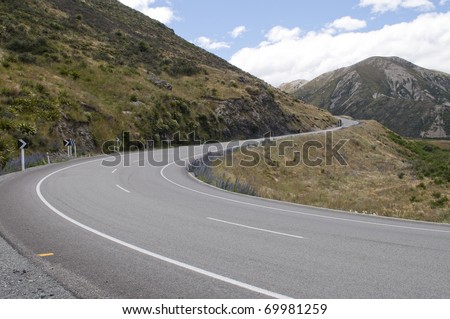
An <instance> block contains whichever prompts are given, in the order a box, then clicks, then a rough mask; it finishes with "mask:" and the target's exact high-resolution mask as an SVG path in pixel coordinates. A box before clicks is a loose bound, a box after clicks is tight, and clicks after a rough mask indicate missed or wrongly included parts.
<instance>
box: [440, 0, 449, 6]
mask: <svg viewBox="0 0 450 319" xmlns="http://www.w3.org/2000/svg"><path fill="white" fill-rule="evenodd" d="M447 2H448V0H441V1H439V5H440V6H445V4H446V3H447Z"/></svg>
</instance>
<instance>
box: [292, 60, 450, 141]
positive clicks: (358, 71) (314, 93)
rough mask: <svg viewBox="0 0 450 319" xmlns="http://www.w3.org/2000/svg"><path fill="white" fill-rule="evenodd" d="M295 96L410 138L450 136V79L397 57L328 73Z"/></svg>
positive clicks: (440, 73) (358, 64) (365, 61)
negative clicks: (376, 122)
mask: <svg viewBox="0 0 450 319" xmlns="http://www.w3.org/2000/svg"><path fill="white" fill-rule="evenodd" d="M293 95H294V96H296V97H297V98H300V99H302V100H304V101H305V102H308V103H311V104H314V105H317V106H320V107H322V108H325V109H328V110H330V111H331V112H332V113H334V114H345V115H350V116H353V117H355V118H359V119H375V120H377V121H379V122H381V123H382V124H384V125H386V126H387V127H389V128H390V129H392V130H394V131H396V132H397V133H399V134H402V135H404V136H410V137H420V136H421V137H433V138H445V137H449V136H450V75H449V74H446V73H443V72H438V71H432V70H427V69H424V68H421V67H419V66H417V65H414V64H412V63H410V62H408V61H406V60H403V59H401V58H398V57H390V58H384V57H373V58H370V59H367V60H364V61H362V62H360V63H357V64H355V65H353V66H350V67H347V68H342V69H339V70H336V71H333V72H329V73H326V74H324V75H321V76H319V77H317V78H316V79H314V80H312V81H311V82H309V83H307V84H306V85H304V86H302V87H301V88H299V89H298V90H297V91H296V92H295V93H293Z"/></svg>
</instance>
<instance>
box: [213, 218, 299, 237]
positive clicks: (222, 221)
mask: <svg viewBox="0 0 450 319" xmlns="http://www.w3.org/2000/svg"><path fill="white" fill-rule="evenodd" d="M207 219H209V220H212V221H215V222H219V223H223V224H229V225H233V226H238V227H242V228H248V229H252V230H257V231H262V232H265V233H271V234H275V235H281V236H286V237H293V238H297V239H305V237H302V236H297V235H291V234H286V233H280V232H277V231H273V230H268V229H264V228H257V227H252V226H247V225H242V224H236V223H232V222H227V221H225V220H221V219H216V218H212V217H208V218H207Z"/></svg>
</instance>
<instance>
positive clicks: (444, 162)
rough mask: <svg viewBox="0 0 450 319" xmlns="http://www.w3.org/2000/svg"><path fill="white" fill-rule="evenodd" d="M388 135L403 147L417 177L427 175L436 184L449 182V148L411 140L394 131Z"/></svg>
mask: <svg viewBox="0 0 450 319" xmlns="http://www.w3.org/2000/svg"><path fill="white" fill-rule="evenodd" d="M388 137H389V138H390V139H391V140H392V141H393V142H395V143H397V144H398V145H400V146H402V147H404V151H403V153H404V155H405V156H406V157H407V158H408V159H409V160H410V161H412V163H413V167H414V169H415V171H416V174H417V176H419V177H428V178H431V179H433V180H434V182H435V183H437V184H442V183H445V184H450V150H447V149H443V148H440V147H438V146H435V145H433V144H430V143H427V142H426V141H412V140H407V139H404V138H402V137H401V136H399V135H397V134H395V133H394V132H389V133H388Z"/></svg>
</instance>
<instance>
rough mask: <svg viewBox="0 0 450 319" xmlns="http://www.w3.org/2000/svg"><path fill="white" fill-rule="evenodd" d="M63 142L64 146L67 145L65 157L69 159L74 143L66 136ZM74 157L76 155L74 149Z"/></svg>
mask: <svg viewBox="0 0 450 319" xmlns="http://www.w3.org/2000/svg"><path fill="white" fill-rule="evenodd" d="M63 142H64V146H67V157H68V158H69V159H70V158H71V157H72V146H73V145H74V143H75V141H74V140H72V139H68V138H66V139H65V140H64V141H63ZM75 157H76V149H75Z"/></svg>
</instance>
